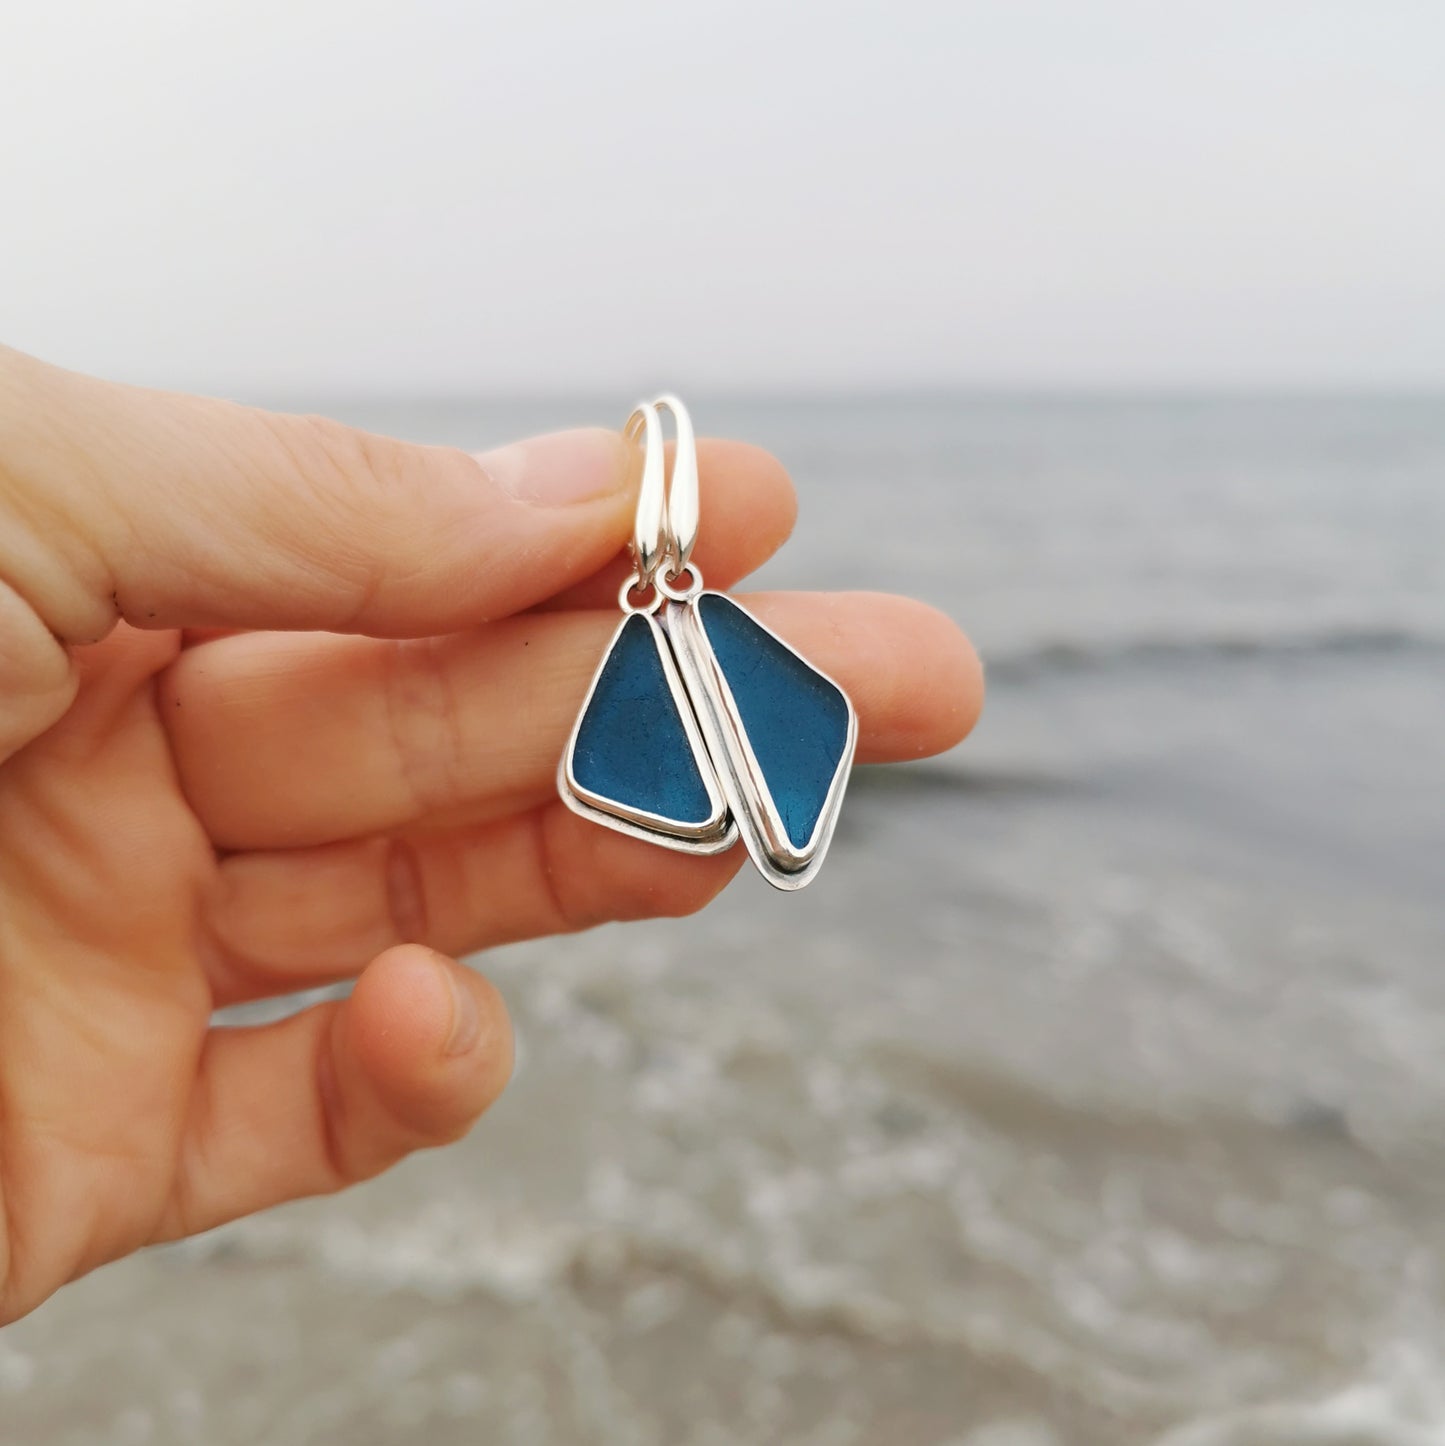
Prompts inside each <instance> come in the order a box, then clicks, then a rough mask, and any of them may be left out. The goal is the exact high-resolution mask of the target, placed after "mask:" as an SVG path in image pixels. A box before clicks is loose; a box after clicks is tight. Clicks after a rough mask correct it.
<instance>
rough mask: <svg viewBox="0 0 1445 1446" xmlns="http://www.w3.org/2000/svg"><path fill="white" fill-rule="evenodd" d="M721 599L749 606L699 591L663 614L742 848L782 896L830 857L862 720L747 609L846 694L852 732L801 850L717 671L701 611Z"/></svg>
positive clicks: (850, 703)
mask: <svg viewBox="0 0 1445 1446" xmlns="http://www.w3.org/2000/svg"><path fill="white" fill-rule="evenodd" d="M710 593H711V595H712V596H716V597H722V598H724V599H725V600H726V601H727V602H729V603H731V604H732V606H733V607H742V605H741V604H740V603H739V602H738V601H737V599H736V598H731V597H728V596H727V595H726V594H725V593H717V592H712V590H710V589H702V588H699V589H698V590H697V591H696V592H695V593H693V594H692V595H691V596H689V597H688V598H687V600H686V601H681V602H679V601H670V602H669V603H668V604H667V606H666V607H665V608H664V609H663V610H662V626H663V628H664V630H665V631H666V633H667V636H668V638H669V639H670V640H671V642H672V646H673V650H674V652H675V654H676V656H677V663H678V667H679V669H680V670H681V672H682V679H683V682H684V684H685V685H686V687H687V691H688V695H689V696H690V697H691V698H692V700H693V705H694V707H695V708H696V709H697V720H698V723H699V724H700V725H701V728H702V735H703V738H704V739H705V741H706V743H707V750H708V752H709V753H710V754H711V755H712V759H713V762H714V763H715V764H716V766H717V771H718V776H719V778H720V780H721V782H722V787H723V792H724V793H725V794H726V795H727V801H728V804H729V806H730V807H731V809H732V814H733V818H734V819H735V820H736V822H737V824H738V826H739V828H740V830H741V833H742V838H743V842H744V843H745V844H746V845H747V850H748V853H749V854H750V855H751V857H752V860H753V863H754V864H755V865H756V866H757V869H758V872H759V873H761V874H762V876H763V877H764V878H765V879H766V880H767V881H768V882H769V883H770V884H772V885H773V887H774V888H777V889H789V890H792V889H801V888H803V887H804V886H805V885H807V884H809V883H811V882H812V880H813V878H814V877H815V875H816V874H817V872H818V870H819V869H820V868H821V867H822V865H823V859H824V858H825V857H826V856H827V853H828V845H829V844H830V843H831V842H832V840H833V830H834V829H835V828H836V826H837V823H838V810H839V809H840V808H841V806H842V803H843V795H844V793H845V792H846V791H847V787H848V778H849V775H850V773H851V771H852V766H853V757H854V754H855V753H856V752H857V747H858V714H857V710H856V709H855V708H854V707H853V700H852V699H851V698H850V697H849V696H848V694H847V693H846V692H845V691H844V689H843V688H842V687H840V686H839V684H838V683H837V681H836V680H835V679H833V678H830V677H828V675H827V674H826V673H825V672H823V670H822V669H821V668H818V667H816V666H815V665H814V664H813V663H811V662H810V661H809V660H808V659H807V658H805V657H803V655H802V654H801V653H800V652H798V650H797V649H796V648H795V647H793V646H792V644H791V643H789V642H788V641H787V639H785V638H780V637H778V635H777V633H775V632H774V631H773V630H772V629H771V628H770V627H768V626H767V624H766V623H764V622H762V621H760V620H759V619H758V618H757V617H756V616H754V614H753V613H751V612H749V611H748V609H746V608H742V611H743V612H744V613H746V614H747V616H748V617H749V618H750V619H752V621H753V622H754V623H756V624H757V626H758V627H760V628H761V629H762V630H763V631H764V632H765V633H767V634H768V636H769V637H771V638H773V639H774V640H775V641H776V642H778V643H779V644H780V645H781V646H782V647H784V648H786V649H787V651H788V652H790V653H792V655H793V656H794V657H795V658H797V659H799V661H801V662H803V663H805V664H807V666H808V667H809V668H812V669H813V671H814V672H815V673H817V674H818V676H819V677H821V678H823V679H825V680H826V681H827V682H829V683H831V684H832V685H833V687H835V688H837V689H838V692H839V693H840V694H841V695H842V698H843V701H844V703H845V704H846V705H847V708H848V732H847V738H846V740H845V742H844V746H843V752H842V755H841V756H840V758H839V759H838V766H837V769H836V770H835V772H834V774H833V778H832V781H831V782H830V783H829V785H828V793H827V797H826V799H825V800H824V803H823V808H822V811H821V812H820V814H819V815H818V821H817V823H816V824H815V825H814V826H813V833H812V836H811V837H810V838H809V840H808V842H807V844H806V845H805V846H804V847H803V848H801V849H799V848H797V847H795V845H794V844H793V842H792V840H791V839H790V838H789V837H788V831H787V828H786V827H785V826H784V824H783V820H782V817H781V815H780V814H779V813H778V809H777V805H776V804H774V802H773V798H772V794H771V793H769V791H768V786H767V782H766V781H765V779H764V777H763V770H762V768H761V766H760V765H759V763H758V760H757V756H756V755H755V754H754V752H753V746H752V744H751V742H749V740H748V735H747V730H746V729H745V728H744V727H743V721H742V717H741V715H740V714H739V712H738V706H737V703H736V701H735V700H734V698H733V694H732V689H731V688H730V687H729V686H728V681H727V678H726V676H725V675H724V673H723V671H722V669H721V668H720V667H719V666H718V661H717V657H716V655H715V654H714V653H713V649H712V644H711V643H710V642H709V641H708V637H707V628H706V625H705V624H704V623H703V620H702V616H701V614H700V613H699V611H698V606H697V605H698V602H699V600H700V599H701V598H703V597H706V596H708V595H709V594H710Z"/></svg>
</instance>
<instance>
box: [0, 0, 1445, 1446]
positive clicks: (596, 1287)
mask: <svg viewBox="0 0 1445 1446" xmlns="http://www.w3.org/2000/svg"><path fill="white" fill-rule="evenodd" d="M1442 76H1445V11H1442V10H1441V9H1440V8H1439V7H1438V6H1435V5H1431V4H1427V3H1418V4H1411V3H1402V0H1383V3H1376V4H1372V5H1368V6H1366V5H1363V4H1346V3H1333V0H1310V3H1306V0H1298V3H1290V0H1252V3H1244V0H1213V3H1209V4H1204V3H1194V0H1185V3H1176V4H1171V5H1168V6H1164V5H1157V4H1148V3H1143V0H1140V3H1126V0H1095V3H1093V4H1090V5H1086V6H1085V5H1072V4H1068V3H1065V0H1008V3H1005V0H978V3H966V0H953V3H942V0H939V3H932V4H891V5H887V6H884V5H880V4H851V3H844V0H839V3H833V4H829V5H826V6H825V5H823V4H820V3H811V4H802V3H798V4H793V5H786V4H778V3H774V4H763V3H759V0H744V3H732V4H727V5H721V4H719V5H703V4H699V5H692V6H688V5H681V4H677V3H673V4H661V3H645V4H624V5H616V6H608V7H602V6H596V5H589V4H583V3H532V4H522V3H507V4H482V5H460V4H455V5H448V4H442V3H440V0H431V3H413V4H408V5H405V6H403V5H389V6H383V5H375V4H366V3H355V0H353V3H349V4H341V3H339V0H338V3H305V0H301V3H297V0H291V3H287V4H281V3H275V0H264V3H257V0H252V3H248V4H246V5H241V4H229V3H226V4H223V3H216V4H210V5H205V6H194V5H183V4H181V3H179V0H177V3H172V4H159V3H154V0H148V3H139V0H138V3H130V4H127V5H124V6H114V5H102V4H99V3H93V4H70V3H54V4H46V5H43V6H42V5H38V4H31V5H24V4H20V3H17V0H9V3H7V4H6V5H5V7H4V11H3V18H0V134H3V136H4V141H3V143H0V205H3V220H0V338H3V339H4V340H5V341H6V342H8V343H9V344H12V345H14V346H18V347H20V348H22V349H24V350H29V351H32V352H35V353H37V354H38V355H41V356H43V357H45V358H47V359H48V360H51V361H55V362H59V363H62V364H65V365H69V366H74V367H78V368H81V369H85V370H91V371H95V372H99V373H101V374H105V375H109V376H114V377H118V378H123V379H127V380H133V381H139V382H146V383H153V384H159V385H166V386H175V387H181V388H187V389H194V390H203V391H210V392H217V393H221V394H225V395H230V396H235V397H239V398H242V399H244V400H247V401H252V402H257V403H262V404H267V405H276V406H284V407H293V408H306V409H317V410H323V411H329V412H332V413H334V414H336V415H339V416H342V417H344V418H345V419H347V420H349V421H354V422H357V423H360V424H363V425H367V426H370V427H373V428H377V429H381V430H386V431H391V432H395V433H398V434H401V435H404V436H409V437H416V438H419V439H424V440H436V441H453V442H458V443H462V444H464V445H467V446H472V447H477V446H483V445H486V444H488V443H491V442H494V441H500V440H502V439H505V438H508V437H511V436H515V435H518V434H522V433H525V432H528V431H531V430H534V429H538V428H543V427H550V426H556V425H564V424H572V423H577V422H601V423H603V424H605V425H616V424H617V423H620V421H621V420H622V419H623V417H624V416H625V414H626V411H627V409H628V407H629V406H630V404H631V403H632V401H633V400H635V398H636V397H637V396H638V395H639V394H641V393H642V392H643V391H644V390H645V389H648V388H655V387H658V386H666V387H669V388H676V389H678V390H680V391H681V392H682V393H683V395H684V396H686V397H687V399H688V401H689V403H690V404H691V406H692V408H693V413H694V416H695V417H696V419H697V421H698V424H699V426H700V427H701V428H702V429H704V430H706V431H710V432H715V433H730V434H735V435H740V436H746V437H749V438H752V439H754V440H756V441H759V442H762V443H764V444H766V445H768V446H770V447H772V448H773V449H775V450H776V451H777V453H778V454H779V455H780V456H781V457H782V458H783V459H784V461H785V462H786V463H787V464H788V465H789V467H790V468H791V469H792V472H793V475H794V477H795V479H796V482H797V485H798V490H799V493H800V495H801V500H802V516H801V519H800V524H799V528H798V533H797V536H796V538H795V539H794V541H793V542H792V543H791V544H790V545H789V546H788V547H787V548H786V549H785V550H784V552H783V553H782V555H781V556H780V557H779V558H778V559H777V560H776V561H775V562H774V563H772V564H770V565H769V566H768V568H767V569H766V570H765V573H764V580H765V582H766V583H767V584H769V585H772V586H786V587H824V588H854V587H858V588H874V587H876V588H886V589H892V590H899V591H908V592H914V593H917V594H920V595H922V596H923V597H925V598H928V599H929V600H930V601H932V602H935V603H937V604H938V605H940V606H942V607H944V608H946V609H948V610H949V611H950V612H951V613H952V614H953V615H954V616H955V617H957V618H958V619H959V620H960V621H961V622H962V623H963V624H964V625H965V626H966V627H967V628H968V629H969V630H970V632H971V633H972V634H973V636H974V638H975V639H976V641H977V643H978V645H979V647H980V649H981V651H982V652H983V654H984V657H985V659H986V661H987V663H988V666H989V675H990V697H989V704H988V709H987V712H986V715H985V718H984V721H983V723H982V724H981V726H980V728H979V730H978V732H977V733H976V735H975V737H974V738H973V739H971V740H970V741H969V742H968V743H966V744H965V745H964V746H963V747H962V748H961V749H959V750H958V751H957V752H956V753H954V754H953V755H950V756H948V757H945V758H943V759H940V760H936V761H932V762H926V763H920V764H918V765H915V766H910V767H899V768H894V769H891V770H888V771H886V772H883V771H878V770H872V771H870V770H863V771H862V772H861V773H860V775H859V776H858V777H857V779H856V782H855V784H854V788H853V790H852V792H851V794H850V801H849V805H848V808H847V809H846V810H845V812H844V817H843V821H842V827H841V829H840V833H839V837H838V840H837V843H836V844H835V847H834V851H833V854H832V856H831V858H830V862H829V866H828V868H827V870H825V871H824V873H823V875H822V877H821V878H820V880H819V881H818V882H817V883H816V884H815V885H814V886H813V887H812V888H811V889H810V890H809V891H808V892H807V893H806V894H804V895H801V896H799V897H796V898H785V897H782V896H776V895H773V894H771V893H770V892H769V891H768V890H767V889H766V888H765V887H764V886H763V885H762V884H761V883H760V882H758V881H756V880H754V879H741V880H739V882H738V883H737V885H735V886H734V888H733V889H731V890H730V891H729V893H728V895H727V896H725V897H724V898H723V899H722V900H721V901H720V902H719V903H718V904H717V905H715V906H714V907H713V908H712V909H711V910H710V911H709V912H708V913H707V914H706V915H704V916H702V917H701V918H698V919H692V920H685V921H680V922H672V923H660V924H656V925H647V926H641V927H629V928H627V929H625V930H624V929H619V928H607V929H603V930H599V931H597V932H595V933H593V934H591V935H587V936H584V937H580V938H576V939H567V940H561V941H547V942H544V943H540V944H536V945H526V946H521V947H516V948H511V949H507V950H502V951H498V952H496V953H494V954H492V955H490V956H488V958H487V959H486V960H485V961H484V965H485V967H486V969H487V970H488V971H489V973H491V975H492V976H493V977H494V978H495V979H496V980H497V981H498V983H499V984H500V985H501V987H502V989H503V991H504V993H505V995H506V997H507V999H508V1002H509V1004H510V1006H511V1008H512V1010H513V1012H514V1015H515V1017H516V1020H517V1025H518V1031H519V1040H520V1067H519V1070H518V1075H517V1079H516V1081H515V1083H514V1085H513V1087H512V1089H511V1090H510V1091H509V1093H508V1094H507V1096H506V1097H505V1098H504V1099H503V1101H502V1103H501V1104H500V1105H499V1106H498V1107H497V1108H496V1110H495V1111H494V1112H493V1114H492V1115H491V1116H490V1117H489V1118H488V1119H486V1120H485V1121H484V1122H483V1123H482V1125H481V1126H480V1127H479V1128H478V1129H477V1131H476V1132H475V1133H474V1135H473V1136H472V1137H470V1138H469V1139H468V1140H467V1141H466V1142H465V1143H464V1144H462V1145H460V1146H458V1147H456V1148H454V1149H451V1150H448V1151H445V1152H442V1153H439V1154H434V1155H431V1156H428V1157H426V1158H421V1159H417V1160H414V1161H412V1162H410V1163H409V1164H407V1165H405V1166H404V1167H402V1168H401V1169H399V1170H398V1171H396V1172H395V1173H394V1174H392V1175H390V1176H388V1177H386V1178H384V1179H382V1180H380V1181H378V1182H376V1183H374V1184H372V1185H369V1186H367V1187H365V1188H363V1189H361V1190H358V1191H355V1192H352V1193H351V1194H348V1195H346V1196H343V1197H340V1198H338V1199H333V1200H325V1201H317V1202H308V1203H305V1204H302V1205H299V1206H296V1207H292V1208H289V1209H286V1210H282V1211H277V1212H274V1213H272V1214H269V1215H267V1216H264V1217H260V1218H258V1219H255V1220H251V1221H247V1222H243V1223H240V1224H238V1225H236V1226H234V1227H230V1228H227V1229H224V1230H222V1231H219V1232H216V1233H215V1234H213V1235H211V1236H208V1237H205V1238H203V1239H200V1240H198V1241H195V1242H192V1243H189V1244H187V1245H184V1246H181V1247H177V1248H173V1249H169V1250H166V1251H160V1252H152V1253H150V1254H147V1255H145V1256H143V1257H140V1258H137V1259H133V1260H131V1261H128V1262H125V1263H122V1264H120V1265H118V1266H114V1267H111V1268H109V1269H107V1270H104V1271H101V1272H100V1273H98V1274H97V1275H95V1276H93V1277H91V1278H89V1279H88V1280H86V1281H84V1282H82V1283H80V1284H78V1285H76V1286H73V1287H71V1288H69V1289H67V1290H66V1291H64V1292H62V1293H61V1294H60V1295H59V1296H58V1297H57V1298H55V1299H54V1300H53V1301H52V1302H50V1303H49V1304H48V1305H46V1306H45V1307H44V1308H42V1309H41V1310H40V1311H39V1312H38V1313H36V1314H35V1315H34V1316H33V1317H31V1318H30V1319H27V1320H25V1321H23V1322H21V1323H19V1324H17V1325H15V1326H13V1327H11V1328H10V1329H8V1330H6V1331H5V1332H4V1333H3V1334H0V1442H4V1443H5V1446H11V1443H15V1446H32V1443H44V1446H50V1443H67V1446H68V1443H75V1446H95V1443H116V1446H141V1443H160V1446H170V1443H187V1446H194V1443H214V1446H252V1443H267V1446H310V1443H322V1442H326V1443H330V1442H342V1441H344V1442H346V1443H348V1446H389V1443H394V1442H401V1441H426V1442H428V1443H437V1446H450V1443H462V1442H467V1443H475V1442H488V1443H492V1442H495V1443H503V1446H510V1443H553V1442H561V1443H583V1442H585V1443H592V1442H597V1443H609V1446H610V1443H628V1446H724V1443H774V1442H778V1443H796V1446H873V1443H886V1446H1074V1443H1082V1446H1095V1443H1098V1446H1119V1443H1134V1442H1139V1443H1153V1446H1256V1443H1260V1446H1296V1443H1299V1446H1309V1443H1331V1446H1440V1443H1442V1442H1445V1274H1442V1273H1445V1210H1442V1205H1445V1048H1442V1045H1445V967H1442V966H1445V265H1442V258H1445V141H1442V138H1445V83H1442ZM704 526H706V519H705V518H704Z"/></svg>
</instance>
